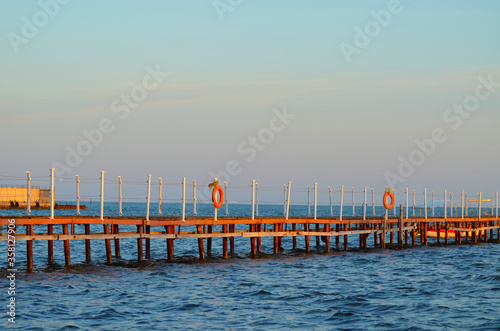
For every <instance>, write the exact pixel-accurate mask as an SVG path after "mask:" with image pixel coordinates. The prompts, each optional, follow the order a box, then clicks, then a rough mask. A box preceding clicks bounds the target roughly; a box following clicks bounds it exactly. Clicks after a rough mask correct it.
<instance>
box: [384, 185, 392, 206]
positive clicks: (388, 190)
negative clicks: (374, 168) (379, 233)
mask: <svg viewBox="0 0 500 331" xmlns="http://www.w3.org/2000/svg"><path fill="white" fill-rule="evenodd" d="M387 197H391V203H390V204H387ZM394 203H395V201H394V194H392V192H391V188H390V187H389V188H388V189H387V191H386V192H385V194H384V207H385V209H392V207H394Z"/></svg>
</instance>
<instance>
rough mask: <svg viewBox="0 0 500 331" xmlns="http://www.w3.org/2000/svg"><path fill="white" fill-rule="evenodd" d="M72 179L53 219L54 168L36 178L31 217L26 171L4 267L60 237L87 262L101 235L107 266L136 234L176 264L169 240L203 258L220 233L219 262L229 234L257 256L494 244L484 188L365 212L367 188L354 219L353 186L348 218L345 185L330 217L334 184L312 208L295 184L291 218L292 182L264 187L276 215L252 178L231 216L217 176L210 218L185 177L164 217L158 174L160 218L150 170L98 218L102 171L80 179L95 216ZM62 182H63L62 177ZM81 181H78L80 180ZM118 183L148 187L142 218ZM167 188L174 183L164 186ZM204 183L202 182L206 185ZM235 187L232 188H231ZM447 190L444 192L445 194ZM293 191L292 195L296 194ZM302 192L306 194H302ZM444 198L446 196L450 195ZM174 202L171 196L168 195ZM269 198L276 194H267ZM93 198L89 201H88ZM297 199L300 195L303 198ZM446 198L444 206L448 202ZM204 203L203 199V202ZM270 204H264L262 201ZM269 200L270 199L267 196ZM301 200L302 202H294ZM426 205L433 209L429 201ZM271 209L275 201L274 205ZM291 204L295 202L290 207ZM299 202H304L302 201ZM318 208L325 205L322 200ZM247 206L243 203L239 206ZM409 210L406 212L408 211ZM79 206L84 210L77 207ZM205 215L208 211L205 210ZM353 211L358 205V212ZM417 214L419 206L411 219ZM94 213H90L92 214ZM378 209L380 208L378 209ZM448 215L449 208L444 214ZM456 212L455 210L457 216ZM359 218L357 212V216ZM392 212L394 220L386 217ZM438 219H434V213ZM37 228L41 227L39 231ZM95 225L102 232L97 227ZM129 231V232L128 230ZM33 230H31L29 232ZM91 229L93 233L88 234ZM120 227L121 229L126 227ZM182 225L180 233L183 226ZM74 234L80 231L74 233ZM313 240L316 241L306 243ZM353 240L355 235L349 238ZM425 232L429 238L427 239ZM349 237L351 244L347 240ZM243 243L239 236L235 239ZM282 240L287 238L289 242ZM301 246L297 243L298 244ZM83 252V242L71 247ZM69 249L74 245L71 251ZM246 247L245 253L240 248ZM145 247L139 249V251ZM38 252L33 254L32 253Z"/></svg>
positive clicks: (5, 228)
mask: <svg viewBox="0 0 500 331" xmlns="http://www.w3.org/2000/svg"><path fill="white" fill-rule="evenodd" d="M4 177H5V176H4ZM75 177H76V178H75V179H76V182H75V184H76V196H75V200H76V201H75V206H76V215H74V216H58V215H55V211H54V210H55V209H56V208H55V183H54V169H51V172H50V177H48V178H40V177H38V178H37V180H39V181H42V180H43V181H46V182H49V183H50V216H34V215H31V208H30V206H31V202H30V201H31V195H30V194H31V193H30V188H31V180H32V178H31V173H30V172H29V171H27V179H26V180H27V185H26V187H27V190H26V194H27V196H26V201H27V204H26V206H27V211H26V214H27V215H24V216H21V215H18V216H7V217H5V216H2V217H0V225H1V228H0V229H1V232H0V241H6V242H7V246H8V252H9V254H8V259H7V261H8V265H9V267H11V268H12V267H13V265H14V263H13V261H14V260H15V261H17V262H19V261H20V260H21V261H22V259H20V257H19V256H16V258H15V259H14V258H13V256H12V255H14V254H11V253H12V252H14V251H15V243H16V242H18V241H25V242H26V269H27V270H32V269H33V263H34V261H33V250H34V242H36V241H47V245H46V246H47V257H48V258H47V261H48V263H49V264H50V263H54V241H63V245H62V246H63V249H64V260H65V265H66V266H71V246H72V245H71V242H72V241H74V240H85V260H86V261H87V262H89V261H91V260H92V254H91V253H92V250H91V246H92V241H95V240H103V241H104V243H105V251H106V263H108V264H112V263H113V250H112V246H114V257H115V258H120V254H121V251H120V240H123V239H135V240H137V260H139V261H142V260H143V259H150V258H151V255H152V252H151V240H165V241H166V257H167V259H168V261H174V256H175V255H174V246H175V245H174V243H175V241H179V240H185V239H197V240H196V242H197V246H198V247H197V250H198V252H199V258H200V259H201V260H203V259H205V258H206V257H208V256H212V248H213V239H215V238H221V239H222V240H220V241H221V242H222V247H221V248H222V250H221V251H222V254H221V257H222V258H224V259H227V258H229V256H231V255H233V254H235V244H236V240H235V238H238V237H240V238H247V239H248V241H247V244H248V245H249V247H248V248H246V249H248V252H249V253H250V256H251V257H255V256H258V255H259V253H267V254H273V253H274V254H277V253H279V252H280V250H281V249H294V250H295V249H302V250H304V251H305V252H307V253H309V252H311V246H312V245H314V249H316V250H317V251H321V252H326V253H329V252H330V251H331V250H332V249H334V250H345V251H347V250H349V249H351V248H352V247H351V246H350V244H351V245H352V244H353V242H354V243H358V246H359V249H362V250H366V249H369V248H382V249H383V248H393V249H403V248H407V247H413V246H416V245H428V244H429V243H432V244H436V245H448V244H452V243H455V244H465V243H467V244H477V243H479V242H495V243H498V242H500V240H499V237H500V222H499V220H500V218H499V217H498V211H499V208H498V200H499V199H498V196H499V195H498V192H496V193H494V194H492V196H491V199H483V197H482V193H481V192H479V194H478V199H477V200H469V199H468V194H467V192H465V191H462V192H461V202H460V203H459V204H460V205H461V208H460V210H459V209H458V208H457V202H455V204H453V194H452V193H451V192H447V191H446V190H444V200H442V207H439V206H438V203H440V201H436V199H435V193H434V192H432V204H429V202H428V199H427V198H428V196H427V189H424V192H423V196H422V197H421V200H422V202H423V204H422V206H424V207H419V206H418V205H417V204H416V201H417V200H416V192H415V191H413V205H412V207H410V203H409V200H410V199H409V198H410V191H409V189H408V188H406V190H405V194H404V197H405V200H403V201H406V203H405V204H404V205H401V204H400V205H399V206H396V207H395V208H393V206H394V204H395V201H396V192H395V190H393V191H392V192H391V189H387V190H385V191H384V192H383V193H376V192H375V190H374V189H371V193H372V194H371V195H372V213H373V216H369V215H368V198H367V193H368V189H367V187H364V190H363V191H362V192H359V194H361V197H362V198H363V204H362V205H361V207H362V208H360V209H361V211H362V212H361V214H362V215H360V216H357V215H356V203H355V190H354V187H353V188H352V213H351V214H350V215H348V213H346V212H345V211H344V208H346V207H347V206H345V204H344V186H343V185H342V186H341V187H340V191H339V197H340V203H339V205H338V207H339V208H338V216H337V215H336V216H334V209H333V198H332V192H333V191H332V189H331V187H330V186H328V190H323V191H320V190H318V185H317V183H315V184H314V206H313V213H311V189H310V187H309V186H308V187H307V190H304V189H295V190H294V192H295V193H294V195H295V194H297V193H298V194H304V195H305V194H307V214H308V216H307V217H303V216H297V215H300V214H301V213H295V214H294V215H295V217H293V216H290V214H289V210H290V199H291V192H292V182H291V181H289V182H288V184H284V185H283V189H282V188H279V187H278V188H276V187H268V188H263V187H261V189H267V190H270V191H275V192H280V194H281V192H283V194H284V195H283V209H282V210H283V216H280V217H262V216H260V217H259V184H258V183H256V182H255V180H253V181H252V185H251V186H248V187H243V188H240V189H247V190H251V191H249V192H248V193H251V195H250V194H249V195H250V196H251V200H250V202H251V204H250V205H248V208H249V209H250V208H251V217H230V216H229V213H228V204H229V203H237V201H229V200H228V199H227V194H228V185H227V182H223V184H224V189H222V187H221V186H220V185H219V182H218V180H217V178H215V180H214V181H213V182H212V183H210V184H209V185H208V187H211V188H212V203H213V206H211V205H205V206H211V208H214V209H212V210H213V216H206V217H204V216H197V215H198V214H197V209H196V204H197V201H198V199H197V195H196V187H197V186H196V185H197V184H196V181H195V180H193V199H192V200H191V201H192V203H193V210H192V211H190V213H191V215H192V216H188V215H187V213H186V202H187V198H186V177H183V179H182V183H177V184H170V185H176V186H177V187H179V188H180V192H181V193H182V194H181V197H182V198H181V199H179V200H180V201H179V204H180V206H181V208H180V211H181V212H180V213H179V214H181V215H182V216H167V217H165V216H162V204H161V203H162V199H163V197H162V187H163V186H164V185H167V184H164V183H163V181H162V178H161V177H160V178H159V182H158V184H159V196H158V216H150V211H151V208H150V207H151V206H150V203H151V198H152V195H151V175H148V179H147V181H145V182H140V183H137V182H125V181H122V177H120V176H119V177H118V182H117V184H118V196H115V197H111V198H113V199H116V200H117V201H118V210H117V212H116V214H115V215H120V216H106V215H104V197H105V195H104V188H105V180H104V171H101V176H100V178H99V179H92V180H85V182H87V183H89V182H90V183H93V184H94V185H97V184H100V185H99V188H100V195H99V205H100V213H99V216H82V215H81V214H80V208H81V207H82V205H80V177H79V176H78V175H76V176H75ZM7 178H9V180H17V179H19V178H15V177H12V176H10V177H7ZM63 180H67V179H63ZM82 181H83V179H82ZM122 184H127V185H134V189H136V187H137V186H136V185H143V186H144V189H145V190H146V192H147V198H146V201H145V202H146V203H145V204H144V207H145V216H144V217H127V216H122V215H123V210H122V200H123V196H122ZM169 187H170V188H172V187H173V186H169ZM204 187H206V186H205V185H204ZM234 189H237V187H234ZM321 192H324V194H325V195H326V194H327V193H328V195H329V213H325V210H323V212H322V213H321V214H319V213H318V208H317V207H318V193H321ZM448 193H449V195H448ZM375 194H381V195H383V198H382V197H381V199H380V200H382V202H383V205H384V208H383V209H382V210H381V209H380V205H379V212H378V214H377V213H376V203H375V200H376V199H375ZM295 196H296V195H295ZM303 197H304V196H303ZM448 197H449V200H448ZM387 198H390V200H391V202H390V204H388V203H387ZM170 200H172V199H170ZM273 200H274V199H273ZM91 201H92V200H91ZM302 201H303V200H302ZM448 201H449V204H448ZM203 202H204V203H206V202H208V201H207V200H206V199H205V200H203ZM471 202H473V203H476V208H473V207H469V204H470V203H471ZM488 202H489V203H490V209H489V210H488V209H487V208H486V207H487V205H486V203H488ZM268 203H269V202H268ZM273 203H275V202H274V201H273ZM299 203H300V202H299ZM223 205H224V207H225V210H226V215H225V216H224V217H220V216H219V217H218V215H217V214H218V211H220V209H219V208H221V207H222V206H223ZM430 205H432V208H430V207H429V206H430ZM275 206H277V205H275ZM294 207H297V205H295V206H294ZM304 207H305V206H304ZM323 207H326V205H324V206H323ZM245 208H246V207H245ZM410 208H411V209H412V213H411V214H412V215H410V212H409V210H410ZM438 208H442V213H436V211H437V209H438ZM82 209H83V208H82ZM205 211H208V213H211V211H210V208H209V209H206V208H205ZM358 211H359V209H358ZM415 211H419V212H420V214H419V215H418V216H417V215H416V213H415ZM94 212H95V211H94ZM382 212H383V213H382ZM448 212H449V213H448ZM459 214H460V215H459ZM320 215H323V216H324V215H330V216H331V217H320ZM358 215H359V214H358ZM391 216H393V217H391ZM438 216H439V217H438ZM40 229H42V232H39V230H40ZM96 229H102V230H100V231H98V232H96ZM130 229H133V231H130ZM35 230H36V232H35ZM91 230H92V231H93V232H91ZM124 230H125V231H124ZM181 230H182V231H181ZM77 232H78V233H77ZM285 237H291V238H292V240H289V241H291V247H283V245H284V242H285V241H284V240H283V238H285ZM311 237H313V239H314V241H315V242H313V244H311V241H310V239H311ZM353 237H355V238H356V240H352V238H353ZM429 237H435V239H434V238H433V239H432V241H431V242H429V239H428V238H429ZM263 240H269V241H270V243H272V248H273V249H272V251H270V252H262V246H263V245H262V241H263ZM349 241H350V243H349ZM242 242H243V241H241V240H238V244H241V243H242ZM287 242H288V241H287ZM302 243H303V244H302ZM76 246H78V248H79V249H82V248H81V246H83V245H76ZM73 249H75V247H74V248H73ZM246 249H245V250H246ZM144 250H145V252H144ZM164 253H165V251H161V252H155V254H156V255H155V256H156V257H163V256H164V255H163V254H164ZM37 256H39V254H38V255H37Z"/></svg>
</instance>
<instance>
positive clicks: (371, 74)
mask: <svg viewBox="0 0 500 331" xmlns="http://www.w3.org/2000/svg"><path fill="white" fill-rule="evenodd" d="M221 1H222V0H221ZM41 2H42V3H51V1H49V0H42V1H41ZM222 2H224V3H227V1H225V0H224V1H222ZM388 3H390V1H370V2H367V1H365V2H360V1H357V2H354V1H326V0H323V1H307V2H305V1H290V0H287V1H284V0H282V1H264V0H260V1H249V0H248V1H242V2H241V4H240V5H238V6H236V7H234V8H233V10H232V11H230V12H226V13H225V14H224V20H220V18H219V16H218V14H217V11H216V10H215V9H214V6H213V3H212V1H209V0H206V1H142V2H139V1H77V0H73V1H70V2H69V3H68V4H65V5H61V6H60V8H59V9H58V12H57V13H56V14H55V15H54V17H50V18H49V20H48V22H47V24H46V25H43V26H41V27H39V28H38V32H37V33H36V35H35V36H34V37H33V38H27V40H28V42H27V43H26V44H21V45H19V47H18V48H19V51H18V52H17V53H16V52H15V51H14V49H13V47H12V45H11V42H10V41H9V33H15V34H17V35H19V36H23V34H22V29H23V25H24V24H25V23H24V22H23V17H25V18H26V19H27V20H28V21H30V22H33V16H34V15H36V13H38V12H40V11H42V9H41V7H40V5H39V3H38V1H1V2H0V8H1V10H0V34H1V36H2V38H1V42H0V63H1V64H0V72H1V74H2V79H1V81H0V109H1V110H0V112H1V116H2V122H1V125H0V135H1V138H2V162H1V163H0V174H1V175H16V176H17V175H19V176H23V175H24V172H25V170H31V171H32V172H33V174H34V175H46V174H48V172H49V168H50V167H51V164H53V162H60V163H64V162H65V161H64V160H65V156H66V150H65V148H66V146H70V147H71V148H73V149H74V148H76V145H77V144H78V142H79V141H82V140H83V139H85V136H84V135H83V134H82V131H83V130H92V129H94V128H97V127H98V125H99V122H100V121H101V119H103V118H109V119H110V120H111V121H112V122H113V125H115V130H114V131H113V132H112V133H109V134H105V135H104V139H103V142H102V144H99V145H98V146H95V147H94V148H93V152H92V153H91V154H90V155H88V156H85V157H83V161H82V163H81V164H80V165H78V166H77V167H74V168H73V169H72V171H71V172H67V173H66V174H65V175H64V176H65V177H74V175H75V174H77V173H78V174H80V175H82V176H88V177H98V176H99V172H100V171H101V170H106V176H107V178H110V179H113V178H116V176H118V175H121V176H123V177H125V178H129V179H130V180H143V179H145V178H146V176H147V174H149V173H151V174H152V175H153V178H157V177H160V176H161V177H163V178H165V180H166V181H175V182H178V181H179V180H180V178H181V177H183V176H186V177H188V180H189V181H190V180H192V179H197V180H199V181H200V182H207V181H208V178H209V172H210V171H214V172H217V171H219V170H222V169H224V168H225V167H226V164H227V163H228V162H229V161H230V160H236V161H237V162H238V163H239V164H240V166H241V168H242V172H241V173H240V174H238V175H236V176H231V182H232V183H233V184H235V185H247V184H249V183H250V181H251V179H257V180H258V181H259V182H260V183H261V185H263V186H265V185H269V186H280V185H282V184H283V183H285V182H288V181H289V180H292V181H293V182H294V185H296V186H295V187H305V186H306V185H313V184H314V182H318V183H319V185H320V186H322V187H323V188H325V187H327V186H329V185H331V186H332V187H335V188H336V187H337V186H338V187H339V186H340V185H342V184H344V185H346V187H349V188H350V187H351V186H355V187H357V188H359V189H358V190H359V191H361V189H362V187H364V186H368V187H375V188H377V189H378V190H379V191H382V190H383V188H384V187H385V186H386V185H387V181H386V180H385V178H384V173H385V172H386V171H391V172H393V173H397V168H398V165H399V161H398V156H403V157H404V158H408V156H409V154H410V153H411V152H412V151H413V150H415V149H416V145H415V143H414V140H415V139H419V140H422V139H426V138H429V137H431V132H432V130H433V129H435V128H442V129H444V131H445V132H446V134H447V136H448V139H447V141H446V142H444V143H442V144H439V145H438V146H437V149H436V151H435V152H434V153H433V154H432V155H430V156H428V157H426V158H425V161H424V162H423V164H422V165H419V166H418V167H416V170H415V172H414V174H412V175H411V176H409V177H408V178H405V181H404V182H403V183H398V184H397V185H396V186H397V188H398V189H399V190H402V189H403V188H404V187H406V186H408V187H410V189H416V190H418V191H420V190H422V189H423V188H424V187H427V188H429V190H436V191H440V190H442V189H445V188H447V189H448V190H452V191H455V192H457V193H458V191H459V190H461V189H466V190H468V191H470V192H474V194H475V193H477V191H479V190H482V191H484V192H488V194H489V193H491V192H494V191H498V190H500V181H499V174H498V170H497V164H498V162H499V161H500V157H499V152H500V147H499V146H500V139H499V138H500V134H499V133H498V123H499V119H500V112H499V110H500V109H499V108H500V107H499V106H500V91H496V93H492V94H491V95H490V96H489V97H488V98H487V99H486V100H483V101H481V102H480V105H479V108H478V110H476V111H474V112H472V113H471V116H470V117H469V118H468V119H465V120H464V121H463V123H462V125H461V127H460V128H459V129H457V130H452V129H451V126H450V124H449V123H446V122H445V121H444V120H443V114H444V113H445V111H446V110H447V109H450V108H452V106H453V105H454V104H455V103H462V102H463V100H464V99H465V98H466V97H467V96H470V95H474V91H475V88H476V86H477V85H478V84H479V81H478V77H480V76H482V77H485V78H487V77H488V76H489V75H493V76H492V77H493V80H494V81H496V82H500V43H499V40H500V20H499V19H498V17H499V15H500V2H498V1H493V0H492V1H456V0H455V1H451V0H449V1H409V0H406V1H404V0H401V1H400V4H401V5H400V6H401V12H400V13H399V14H394V15H392V16H391V20H390V23H389V24H388V25H387V26H386V27H381V29H380V32H379V33H378V34H377V35H376V36H374V37H372V38H370V44H369V45H368V46H367V47H366V48H363V49H361V50H360V53H359V54H353V55H352V62H351V63H347V61H346V59H345V57H344V55H343V53H342V51H341V48H340V46H339V45H340V44H341V43H342V42H345V43H349V44H352V45H354V38H355V30H354V29H355V27H359V28H361V29H364V28H365V25H366V24H368V23H369V22H372V21H374V18H373V16H372V14H371V11H375V12H379V11H380V10H386V9H387V6H388ZM148 66H149V67H151V68H155V67H156V66H159V67H160V68H161V69H162V70H163V71H166V72H169V74H170V75H169V76H168V77H166V78H165V79H164V80H163V82H162V83H161V84H160V85H159V86H158V88H156V89H154V90H152V91H149V92H148V96H147V97H146V98H145V100H144V101H142V102H140V103H139V106H138V107H137V109H132V110H131V111H130V115H129V116H128V117H127V118H126V119H124V120H120V119H119V118H118V114H116V113H114V112H113V111H112V109H111V104H112V102H113V100H115V99H117V98H120V96H121V95H122V94H130V91H131V90H132V89H133V88H134V87H135V86H137V85H141V84H142V80H143V78H144V76H145V75H147V70H146V67H148ZM497 89H500V88H497ZM284 107H286V108H287V110H288V112H289V113H291V114H294V115H296V118H294V119H293V120H291V122H290V124H289V125H288V126H286V128H285V129H284V130H283V131H281V132H278V133H276V134H275V136H274V139H272V141H271V142H270V143H268V144H267V145H265V146H266V147H265V149H264V150H262V151H258V152H257V155H256V157H255V159H254V160H252V161H251V162H248V161H247V160H246V158H247V156H248V155H242V154H241V153H238V146H240V145H241V144H242V143H244V142H245V141H247V139H248V136H252V135H257V133H258V132H259V131H260V130H262V129H263V128H267V127H268V126H269V121H270V120H271V118H272V117H273V116H274V113H273V109H279V110H281V109H283V108H284Z"/></svg>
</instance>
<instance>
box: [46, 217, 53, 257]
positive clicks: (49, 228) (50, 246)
mask: <svg viewBox="0 0 500 331" xmlns="http://www.w3.org/2000/svg"><path fill="white" fill-rule="evenodd" d="M47 234H48V235H52V234H54V226H53V225H52V224H49V225H48V226H47ZM47 251H48V252H47V253H48V261H49V263H54V242H53V241H52V240H49V241H48V242H47Z"/></svg>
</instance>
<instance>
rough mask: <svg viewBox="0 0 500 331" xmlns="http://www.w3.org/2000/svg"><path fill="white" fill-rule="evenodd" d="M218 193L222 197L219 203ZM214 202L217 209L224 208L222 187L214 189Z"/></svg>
mask: <svg viewBox="0 0 500 331" xmlns="http://www.w3.org/2000/svg"><path fill="white" fill-rule="evenodd" d="M217 192H219V195H220V200H219V202H217ZM212 202H213V204H214V207H215V208H220V207H222V204H223V203H224V192H223V191H222V188H221V187H220V186H217V187H214V189H213V190H212Z"/></svg>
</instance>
